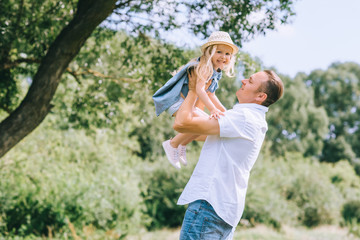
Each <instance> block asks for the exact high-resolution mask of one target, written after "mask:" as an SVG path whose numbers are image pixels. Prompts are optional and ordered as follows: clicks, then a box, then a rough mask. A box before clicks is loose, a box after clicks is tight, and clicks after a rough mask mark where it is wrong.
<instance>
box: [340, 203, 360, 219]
mask: <svg viewBox="0 0 360 240" xmlns="http://www.w3.org/2000/svg"><path fill="white" fill-rule="evenodd" d="M341 214H342V217H343V218H344V220H345V222H347V223H350V222H351V221H352V220H356V221H357V223H360V200H352V201H349V202H347V203H345V204H344V206H343V208H342V211H341Z"/></svg>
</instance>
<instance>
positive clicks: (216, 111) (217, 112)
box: [209, 108, 225, 119]
mask: <svg viewBox="0 0 360 240" xmlns="http://www.w3.org/2000/svg"><path fill="white" fill-rule="evenodd" d="M220 115H223V116H224V115H225V114H224V113H223V112H222V111H220V110H219V109H217V108H214V109H213V110H212V111H211V112H210V116H209V118H210V119H212V118H214V119H219V118H220Z"/></svg>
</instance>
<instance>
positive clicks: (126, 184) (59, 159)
mask: <svg viewBox="0 0 360 240" xmlns="http://www.w3.org/2000/svg"><path fill="white" fill-rule="evenodd" d="M94 134H95V135H92V136H88V135H86V134H85V132H84V131H82V130H77V131H71V130H70V131H67V132H61V131H51V130H46V131H41V132H40V130H39V129H38V130H36V132H35V133H33V134H32V135H31V136H30V137H29V138H27V139H26V140H25V143H23V144H20V145H19V146H18V147H17V149H16V151H12V152H10V153H9V154H8V155H6V156H5V158H4V162H5V163H6V164H5V165H3V166H2V171H1V172H0V178H1V179H2V180H1V181H0V216H1V217H0V232H2V233H5V232H8V233H9V234H14V235H19V236H26V235H30V234H35V235H38V236H40V235H45V236H48V234H49V233H48V229H49V228H51V229H52V231H54V232H57V233H59V232H63V231H64V229H63V228H64V226H66V225H68V223H69V221H70V222H71V223H72V224H74V226H75V227H76V228H77V229H82V228H83V227H84V226H87V225H92V226H94V227H96V228H97V229H104V230H106V229H117V231H120V232H122V233H126V232H129V231H135V229H137V228H138V227H139V226H140V222H141V218H140V214H139V208H140V207H141V199H140V190H139V187H138V185H139V182H140V177H139V176H138V174H137V169H136V168H135V166H136V165H135V164H136V163H137V162H139V159H137V158H136V157H135V158H134V157H131V154H129V153H128V152H127V151H126V150H125V149H122V148H120V147H119V145H118V144H113V143H116V142H120V139H117V138H118V133H111V132H108V133H105V132H102V131H98V132H96V133H94ZM129 179H130V181H129Z"/></svg>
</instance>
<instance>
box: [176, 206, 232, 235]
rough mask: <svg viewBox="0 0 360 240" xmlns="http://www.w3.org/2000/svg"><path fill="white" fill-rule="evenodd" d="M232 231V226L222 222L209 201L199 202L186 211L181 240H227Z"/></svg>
mask: <svg viewBox="0 0 360 240" xmlns="http://www.w3.org/2000/svg"><path fill="white" fill-rule="evenodd" d="M231 230H232V226H230V225H229V224H228V223H226V222H225V221H224V220H222V219H221V218H220V217H219V216H218V215H217V214H216V212H215V210H214V208H213V207H212V206H211V205H210V204H209V203H208V202H207V201H205V200H197V201H195V202H192V203H190V204H189V206H188V208H187V210H186V213H185V217H184V221H183V224H182V226H181V232H180V240H201V239H203V240H213V239H217V240H218V239H226V238H227V237H228V236H229V235H230V233H231Z"/></svg>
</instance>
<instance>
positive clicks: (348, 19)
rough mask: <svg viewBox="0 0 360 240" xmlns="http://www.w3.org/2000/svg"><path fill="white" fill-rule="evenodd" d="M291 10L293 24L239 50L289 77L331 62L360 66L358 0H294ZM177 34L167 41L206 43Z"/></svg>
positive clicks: (324, 66) (194, 44)
mask: <svg viewBox="0 0 360 240" xmlns="http://www.w3.org/2000/svg"><path fill="white" fill-rule="evenodd" d="M294 9H295V13H296V16H294V17H293V18H292V23H290V24H287V25H281V26H280V27H279V28H278V30H277V31H268V32H267V34H266V35H265V36H262V35H259V36H256V37H255V38H254V39H253V40H251V41H250V42H246V43H244V44H243V47H242V49H241V50H242V51H245V52H248V53H249V54H250V55H251V56H253V57H255V56H257V57H259V58H260V59H261V61H262V62H263V64H264V66H265V67H275V68H276V69H277V72H278V73H282V74H287V75H289V76H291V77H294V76H295V75H296V73H298V72H305V73H307V74H308V73H310V72H311V71H312V70H315V69H323V70H326V69H327V68H328V67H329V65H331V64H332V63H334V62H346V61H353V62H356V63H358V64H360V0H341V1H340V0H297V1H295V4H294ZM179 33H180V34H174V35H173V38H174V39H170V38H171V37H169V40H173V41H175V42H176V41H179V39H181V41H183V39H184V38H186V42H187V45H188V46H200V45H201V44H203V43H205V42H206V40H199V39H195V38H194V37H193V36H191V35H187V34H186V33H184V32H183V31H182V30H179ZM179 35H181V36H180V38H179ZM180 45H181V44H180Z"/></svg>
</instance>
